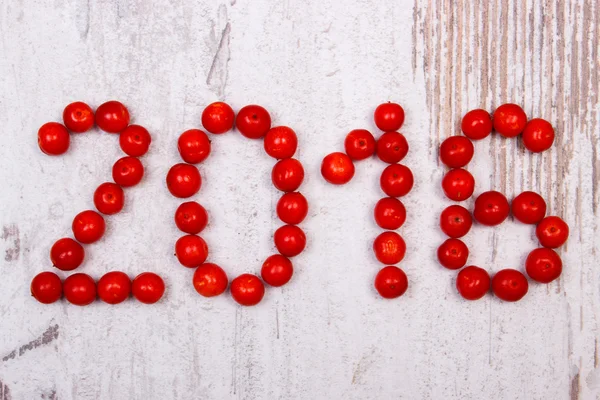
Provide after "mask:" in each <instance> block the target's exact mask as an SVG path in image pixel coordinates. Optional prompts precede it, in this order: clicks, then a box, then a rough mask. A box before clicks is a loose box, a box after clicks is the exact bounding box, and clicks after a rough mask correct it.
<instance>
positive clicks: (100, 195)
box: [94, 182, 125, 215]
mask: <svg viewBox="0 0 600 400" xmlns="http://www.w3.org/2000/svg"><path fill="white" fill-rule="evenodd" d="M124 203H125V194H124V193H123V189H122V188H121V186H119V185H117V184H116V183H112V182H105V183H103V184H102V185H100V186H98V189H96V191H95V192H94V205H95V206H96V209H97V210H98V211H100V212H101V213H102V214H106V215H112V214H116V213H118V212H119V211H121V210H122V209H123V204H124Z"/></svg>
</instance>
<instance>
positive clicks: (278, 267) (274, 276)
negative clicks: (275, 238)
mask: <svg viewBox="0 0 600 400" xmlns="http://www.w3.org/2000/svg"><path fill="white" fill-rule="evenodd" d="M293 274H294V267H293V265H292V262H291V261H290V260H289V258H287V257H284V256H282V255H281V254H274V255H272V256H270V257H269V258H267V259H266V260H265V262H264V263H263V265H262V268H261V270H260V276H261V277H262V278H263V280H264V281H265V282H266V283H267V284H269V285H271V286H275V287H279V286H283V285H285V284H286V283H288V282H289V281H290V279H292V275H293Z"/></svg>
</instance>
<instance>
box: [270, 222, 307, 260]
mask: <svg viewBox="0 0 600 400" xmlns="http://www.w3.org/2000/svg"><path fill="white" fill-rule="evenodd" d="M273 239H274V241H275V247H277V251H279V252H280V253H281V254H282V255H284V256H286V257H294V256H297V255H298V254H300V253H302V251H303V250H304V248H305V247H306V235H305V234H304V231H303V230H302V229H300V228H299V227H297V226H296V225H283V226H281V227H279V229H277V230H276V231H275V235H274V238H273Z"/></svg>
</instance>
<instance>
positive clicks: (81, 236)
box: [72, 210, 106, 244]
mask: <svg viewBox="0 0 600 400" xmlns="http://www.w3.org/2000/svg"><path fill="white" fill-rule="evenodd" d="M72 229H73V235H74V236H75V239H77V241H78V242H81V243H85V244H90V243H94V242H96V241H98V240H100V238H101V237H102V235H104V231H105V230H106V224H105V223H104V218H103V217H102V215H100V214H98V213H97V212H96V211H93V210H86V211H82V212H80V213H79V214H77V215H76V216H75V218H74V219H73V225H72Z"/></svg>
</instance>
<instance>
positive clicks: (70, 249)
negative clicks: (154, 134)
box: [31, 101, 164, 305]
mask: <svg viewBox="0 0 600 400" xmlns="http://www.w3.org/2000/svg"><path fill="white" fill-rule="evenodd" d="M63 122H64V125H63V124H60V123H58V122H48V123H46V124H44V125H42V127H41V128H40V129H39V131H38V145H39V146H40V149H41V150H42V151H43V152H44V153H45V154H48V155H60V154H63V153H65V152H66V151H67V150H68V148H69V144H70V136H69V135H70V134H69V131H70V132H72V133H83V132H87V131H88V130H90V129H91V128H92V127H93V126H94V122H95V123H96V125H98V128H100V129H101V130H103V131H105V132H108V133H116V134H119V144H120V146H121V149H122V150H123V152H124V153H125V154H127V156H126V157H123V158H121V159H119V160H118V161H117V162H116V163H115V164H114V165H113V168H112V177H113V180H114V182H105V183H103V184H101V185H100V186H98V188H97V189H96V191H95V192H94V205H95V206H96V209H97V210H98V211H99V212H97V211H94V210H86V211H82V212H80V213H79V214H77V215H76V216H75V218H74V220H73V224H72V230H73V236H74V237H75V240H74V239H71V238H62V239H59V240H58V241H56V243H54V245H53V246H52V248H51V250H50V260H51V261H52V264H53V265H54V266H55V267H56V268H58V269H60V270H62V271H72V270H74V269H76V268H77V267H79V266H80V265H81V264H82V263H83V259H84V258H85V251H84V249H83V246H82V245H81V243H83V244H89V243H94V242H96V241H98V240H100V238H101V237H102V236H103V235H104V231H105V226H106V225H105V221H104V217H103V216H102V215H100V213H102V214H105V215H112V214H116V213H118V212H119V211H121V210H122V209H123V204H124V201H125V195H124V192H123V187H129V186H134V185H137V184H138V183H139V182H140V181H141V180H142V177H143V176H144V166H143V165H142V163H141V161H140V160H139V159H138V158H137V157H140V156H143V155H144V154H146V152H147V151H148V148H149V147H150V142H151V138H150V134H149V133H148V131H147V130H146V129H145V128H144V127H142V126H139V125H129V111H128V110H127V107H125V106H124V105H123V104H121V103H120V102H118V101H108V102H106V103H104V104H102V105H100V107H98V109H97V110H96V113H94V111H93V110H92V108H91V107H90V106H89V105H87V104H85V103H83V102H75V103H71V104H69V105H68V106H67V107H65V110H64V112H63ZM131 291H132V285H131V282H130V280H129V277H127V275H126V274H124V273H123V272H119V271H113V272H109V273H108V274H106V275H104V276H103V277H102V278H101V279H100V281H99V282H98V287H97V288H96V283H95V282H94V280H93V279H92V278H91V277H90V276H89V275H86V274H82V273H78V274H74V275H71V276H69V277H67V278H66V279H65V281H64V284H62V282H61V280H60V278H59V277H58V276H57V275H56V274H54V273H53V272H43V273H41V274H39V275H37V276H36V277H35V278H34V279H33V281H32V283H31V293H32V295H33V296H34V297H35V298H36V299H37V300H38V301H40V302H42V303H46V304H48V303H53V302H55V301H57V300H58V299H60V297H61V296H62V294H63V293H64V295H65V298H66V299H67V300H68V301H69V302H70V303H72V304H76V305H87V304H90V303H91V302H92V301H94V300H95V299H96V292H98V295H99V296H100V298H101V299H102V300H104V301H105V302H107V303H110V304H116V303H120V302H121V301H124V300H125V299H126V298H127V297H128V296H129V294H130V293H131ZM163 292H164V283H163V281H162V279H161V278H160V277H159V276H158V275H156V274H153V273H149V272H147V273H143V274H141V275H139V276H138V277H137V278H136V279H135V280H134V283H133V294H134V296H135V297H136V298H137V299H138V300H140V301H141V302H144V303H154V302H156V301H158V300H159V299H160V298H161V297H162V295H163ZM117 300H118V301H117Z"/></svg>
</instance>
